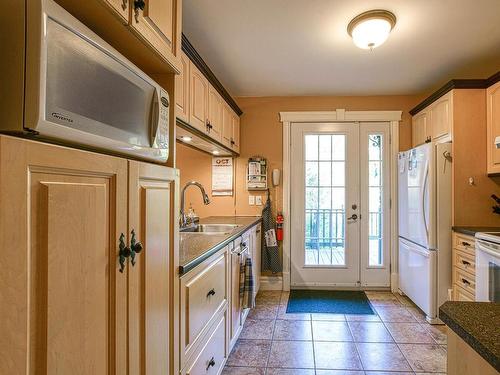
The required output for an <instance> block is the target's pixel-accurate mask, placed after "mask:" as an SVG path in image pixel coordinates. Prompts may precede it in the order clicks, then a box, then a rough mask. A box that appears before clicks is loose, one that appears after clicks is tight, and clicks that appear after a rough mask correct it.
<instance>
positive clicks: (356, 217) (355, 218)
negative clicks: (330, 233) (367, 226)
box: [347, 214, 358, 220]
mask: <svg viewBox="0 0 500 375" xmlns="http://www.w3.org/2000/svg"><path fill="white" fill-rule="evenodd" d="M347 220H358V215H356V214H352V215H351V216H350V217H348V218H347Z"/></svg>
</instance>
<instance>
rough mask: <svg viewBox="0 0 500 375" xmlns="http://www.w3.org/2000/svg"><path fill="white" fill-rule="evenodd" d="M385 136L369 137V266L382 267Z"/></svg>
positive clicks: (373, 135) (372, 135) (371, 135)
mask: <svg viewBox="0 0 500 375" xmlns="http://www.w3.org/2000/svg"><path fill="white" fill-rule="evenodd" d="M382 147H383V136H382V135H381V134H369V135H368V159H369V160H368V264H369V266H381V265H383V264H384V259H383V237H382V233H383V227H382V226H383V221H382V217H383V213H382V207H383V202H382V197H383V176H382V154H383V148H382Z"/></svg>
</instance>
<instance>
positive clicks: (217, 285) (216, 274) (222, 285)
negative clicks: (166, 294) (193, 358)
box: [184, 252, 227, 347]
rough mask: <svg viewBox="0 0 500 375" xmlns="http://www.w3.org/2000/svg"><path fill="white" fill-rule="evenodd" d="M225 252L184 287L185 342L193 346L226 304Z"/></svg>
mask: <svg viewBox="0 0 500 375" xmlns="http://www.w3.org/2000/svg"><path fill="white" fill-rule="evenodd" d="M226 263H227V252H224V254H223V255H222V256H220V257H219V258H217V259H216V260H214V261H213V262H212V263H211V264H210V265H208V266H207V267H206V268H205V269H204V270H203V271H201V272H200V273H199V274H198V275H196V276H195V277H194V278H192V279H191V280H189V281H188V282H187V283H186V285H185V294H186V309H185V310H184V311H185V315H186V316H185V322H186V336H185V337H186V342H185V346H186V347H187V346H189V345H191V344H193V342H194V341H195V340H196V338H197V337H198V336H199V335H200V333H201V332H202V331H203V329H204V328H205V327H206V325H207V324H208V322H209V321H210V320H211V319H212V317H213V316H214V315H215V313H216V312H217V311H218V310H219V309H220V308H221V306H222V305H223V304H224V303H225V302H226V300H227V296H226V275H227V269H226V267H227V265H226Z"/></svg>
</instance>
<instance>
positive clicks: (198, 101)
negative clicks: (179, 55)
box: [189, 62, 209, 132]
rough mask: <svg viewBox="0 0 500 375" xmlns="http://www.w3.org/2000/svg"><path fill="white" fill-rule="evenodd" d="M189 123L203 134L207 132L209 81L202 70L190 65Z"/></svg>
mask: <svg viewBox="0 0 500 375" xmlns="http://www.w3.org/2000/svg"><path fill="white" fill-rule="evenodd" d="M189 77H190V78H189V82H190V88H189V94H190V100H189V123H190V124H191V125H192V126H194V127H195V128H197V129H198V130H200V131H202V132H206V130H207V120H208V85H209V84H208V80H207V79H206V78H205V76H204V75H203V74H202V73H201V72H200V70H199V69H198V68H197V67H196V66H195V65H194V64H193V63H192V62H190V63H189Z"/></svg>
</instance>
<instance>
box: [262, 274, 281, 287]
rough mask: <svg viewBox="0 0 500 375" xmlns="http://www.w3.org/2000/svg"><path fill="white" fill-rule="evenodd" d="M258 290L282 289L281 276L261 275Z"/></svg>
mask: <svg viewBox="0 0 500 375" xmlns="http://www.w3.org/2000/svg"><path fill="white" fill-rule="evenodd" d="M259 290H283V278H282V277H281V276H261V277H260V288H259Z"/></svg>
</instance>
